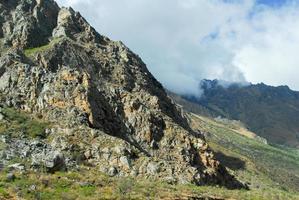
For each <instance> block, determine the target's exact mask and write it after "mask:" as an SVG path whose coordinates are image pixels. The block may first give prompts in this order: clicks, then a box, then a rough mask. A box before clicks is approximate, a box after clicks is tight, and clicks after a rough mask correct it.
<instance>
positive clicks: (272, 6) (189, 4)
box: [58, 0, 299, 94]
mask: <svg viewBox="0 0 299 200" xmlns="http://www.w3.org/2000/svg"><path fill="white" fill-rule="evenodd" d="M58 2H59V3H60V5H64V6H72V7H73V8H74V9H75V10H78V11H80V12H81V13H82V15H83V16H85V17H86V18H87V20H88V21H89V22H90V23H91V24H92V26H94V27H95V28H96V29H97V30H98V31H99V33H101V34H104V35H106V36H108V37H110V38H112V39H113V40H121V41H123V42H124V43H125V44H126V45H127V46H128V47H129V48H131V49H132V50H133V51H134V52H136V53H137V54H139V55H140V56H141V57H142V59H143V60H144V61H145V63H146V64H147V66H148V68H149V70H150V71H151V72H152V73H153V74H154V75H155V77H156V78H157V79H158V80H159V81H160V82H162V84H163V85H164V86H165V87H167V88H169V89H171V90H174V91H176V92H178V93H193V94H200V91H199V89H198V83H199V81H200V80H201V79H205V78H208V79H223V80H226V81H237V82H246V81H248V82H253V83H259V82H264V83H266V84H269V85H274V86H277V85H288V86H290V87H291V88H292V89H295V90H299V79H298V74H299V56H298V53H297V52H299V6H298V2H299V0H284V1H283V0H163V1H161V0H122V1H120V0H58ZM178 80H179V81H178Z"/></svg>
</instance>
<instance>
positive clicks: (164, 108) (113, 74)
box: [0, 0, 245, 188]
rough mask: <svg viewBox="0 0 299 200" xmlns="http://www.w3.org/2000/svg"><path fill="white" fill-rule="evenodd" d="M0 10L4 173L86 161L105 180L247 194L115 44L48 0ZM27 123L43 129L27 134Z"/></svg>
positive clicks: (19, 1)
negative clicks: (18, 162) (16, 163)
mask: <svg viewBox="0 0 299 200" xmlns="http://www.w3.org/2000/svg"><path fill="white" fill-rule="evenodd" d="M0 13H1V25H2V30H3V31H2V32H1V35H0V36H1V45H2V46H1V47H2V48H1V49H2V52H1V57H0V102H1V105H2V107H3V108H2V109H1V116H2V117H1V118H2V119H1V136H3V138H4V139H3V141H2V142H3V144H2V145H1V146H2V147H5V148H2V149H1V151H2V152H1V153H2V155H4V156H3V158H4V159H3V161H2V162H3V163H2V164H3V165H4V166H7V165H8V164H9V161H11V160H14V159H16V158H22V159H23V160H25V164H26V167H27V168H30V169H35V170H46V171H47V172H51V173H54V172H56V171H59V170H65V169H68V170H72V169H78V168H80V164H81V163H84V164H86V165H89V166H91V167H97V168H98V169H99V170H100V171H102V172H103V173H106V174H109V175H110V176H118V177H122V176H133V177H146V178H151V179H154V180H167V181H168V182H171V183H193V184H197V185H204V184H210V185H222V186H226V187H228V188H243V187H245V186H244V185H242V184H241V183H240V182H238V181H237V180H236V179H235V178H234V177H233V176H231V175H230V174H229V173H228V172H227V170H226V169H225V168H224V167H223V166H222V165H221V164H220V163H219V162H218V161H217V160H216V159H215V158H214V155H213V152H212V151H211V150H210V149H209V147H208V145H207V143H206V142H205V140H204V138H203V136H202V135H201V134H200V133H198V132H194V131H193V130H192V129H191V128H190V127H189V125H188V123H187V121H186V119H185V118H184V117H183V116H182V115H181V113H180V112H179V111H178V110H177V108H176V106H175V105H174V104H173V103H172V102H171V100H170V99H169V98H168V97H167V94H166V92H165V91H164V89H163V87H162V85H161V84H160V83H159V82H158V81H157V80H156V79H155V78H154V77H153V76H152V75H151V73H150V72H149V71H148V70H147V68H146V65H145V64H144V63H143V62H142V60H141V59H140V58H139V57H138V56H137V55H135V54H134V53H133V52H131V51H130V50H129V49H128V48H127V47H126V46H124V45H123V44H122V43H121V42H114V41H111V40H109V39H108V38H106V37H104V36H102V35H100V34H99V33H97V32H96V31H95V30H94V28H92V27H91V26H90V25H89V24H88V23H87V21H86V20H85V19H84V18H83V17H82V16H81V15H80V14H79V13H77V12H75V11H74V10H72V9H71V8H59V7H58V6H57V4H56V3H55V2H54V1H52V0H48V1H44V0H37V1H35V0H13V1H11V0H9V1H6V0H4V1H1V7H0ZM11 116H14V117H11ZM24 116H27V117H24ZM28 118H29V119H30V118H34V119H35V120H37V121H38V120H40V121H42V122H43V123H45V124H48V125H47V126H46V127H45V128H42V129H38V131H40V133H34V134H33V133H32V130H31V129H30V128H28V127H27V126H25V127H24V126H23V125H22V123H23V122H27V121H29V122H28V123H31V122H30V120H28ZM20 123H21V124H20ZM34 123H36V121H34ZM9 124H19V125H16V126H13V127H9ZM37 127H39V126H37ZM35 131H36V130H35ZM12 132H15V133H14V134H11V133H12ZM22 162H23V161H22ZM28 163H30V164H28ZM25 164H24V165H25Z"/></svg>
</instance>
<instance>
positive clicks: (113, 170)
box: [108, 167, 118, 177]
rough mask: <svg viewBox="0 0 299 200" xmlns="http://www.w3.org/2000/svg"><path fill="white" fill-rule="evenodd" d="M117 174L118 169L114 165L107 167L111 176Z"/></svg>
mask: <svg viewBox="0 0 299 200" xmlns="http://www.w3.org/2000/svg"><path fill="white" fill-rule="evenodd" d="M117 174H118V171H117V169H116V168H115V167H110V168H109V169H108V175H109V176H111V177H113V176H116V175H117Z"/></svg>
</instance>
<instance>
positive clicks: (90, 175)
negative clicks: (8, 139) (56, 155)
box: [0, 168, 299, 200]
mask: <svg viewBox="0 0 299 200" xmlns="http://www.w3.org/2000/svg"><path fill="white" fill-rule="evenodd" d="M74 174H76V175H75V176H74ZM4 177H5V176H4V174H3V173H0V199H9V198H17V196H18V198H23V199H42V200H50V199H57V200H60V199H61V200H62V199H63V200H65V199H69V200H72V199H74V200H75V199H82V200H85V199H86V200H93V199H94V200H96V199H188V198H189V199H191V198H192V197H193V198H195V197H197V198H200V197H201V198H204V197H214V198H218V199H242V200H243V199H244V200H254V199H259V200H262V199H265V200H293V199H294V200H295V199H298V197H299V196H298V195H296V194H295V193H293V194H292V193H289V192H286V191H282V190H278V189H273V188H268V189H267V190H251V191H246V190H227V189H225V188H218V187H209V186H205V187H198V186H194V185H170V184H167V183H164V182H154V181H151V180H145V179H132V178H111V177H107V176H106V175H104V174H101V173H99V172H98V170H97V169H90V170H88V169H87V168H84V169H82V170H81V171H78V172H59V173H56V174H51V175H49V174H37V173H35V172H28V173H26V174H16V177H17V179H16V180H15V181H14V182H6V181H5V179H4ZM74 177H75V178H74ZM80 182H88V183H90V185H86V186H81V185H80ZM32 185H34V186H35V190H32V189H31V188H32ZM16 191H17V192H16Z"/></svg>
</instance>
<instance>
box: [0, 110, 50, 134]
mask: <svg viewBox="0 0 299 200" xmlns="http://www.w3.org/2000/svg"><path fill="white" fill-rule="evenodd" d="M1 112H2V114H3V115H4V116H5V120H2V121H0V134H8V135H10V136H12V137H17V136H19V134H20V133H22V134H23V133H24V134H25V135H27V136H29V137H31V138H36V137H41V138H45V137H46V134H45V129H46V128H48V127H50V124H49V123H47V122H45V121H43V120H41V119H37V118H33V117H32V116H31V115H29V114H27V113H24V112H21V111H17V110H15V109H13V108H3V109H2V111H1Z"/></svg>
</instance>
